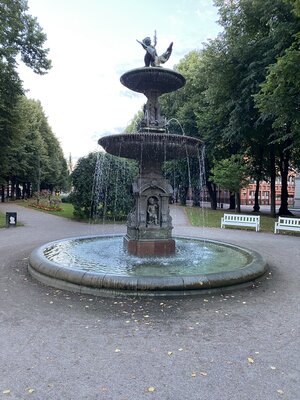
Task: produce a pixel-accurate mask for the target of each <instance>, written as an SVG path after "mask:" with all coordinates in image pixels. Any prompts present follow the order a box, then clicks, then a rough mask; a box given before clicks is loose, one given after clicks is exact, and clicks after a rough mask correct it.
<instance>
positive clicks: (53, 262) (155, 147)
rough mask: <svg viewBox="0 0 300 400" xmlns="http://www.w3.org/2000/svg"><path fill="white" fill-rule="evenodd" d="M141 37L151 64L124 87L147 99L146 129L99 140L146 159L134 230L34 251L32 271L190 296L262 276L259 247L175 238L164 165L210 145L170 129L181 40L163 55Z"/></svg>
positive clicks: (77, 285)
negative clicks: (165, 109)
mask: <svg viewBox="0 0 300 400" xmlns="http://www.w3.org/2000/svg"><path fill="white" fill-rule="evenodd" d="M139 43H140V44H141V45H142V46H143V48H144V49H145V50H146V55H145V66H144V67H142V68H136V69H133V70H131V71H128V72H126V73H124V74H123V75H122V76H121V83H122V84H123V85H124V86H126V87H127V88H129V89H131V90H133V91H135V92H139V93H143V94H144V95H145V96H146V98H147V102H146V104H145V106H144V115H143V118H142V120H141V122H140V124H139V128H138V130H137V132H136V133H133V134H128V133H123V134H117V135H110V136H105V137H102V138H100V139H99V141H98V143H99V144H100V145H101V146H102V147H103V148H104V149H105V151H106V152H108V153H110V154H112V155H115V156H118V157H125V158H130V159H134V160H136V161H138V163H139V175H138V177H137V179H136V180H135V181H134V182H133V184H132V193H133V196H134V203H135V204H134V208H133V209H132V211H131V212H130V213H129V215H128V219H127V233H126V236H125V237H124V238H123V237H121V236H110V237H107V236H105V237H104V236H96V237H89V238H73V239H66V240H62V241H58V242H53V243H48V244H46V245H44V246H42V247H40V248H38V249H36V250H34V251H33V252H32V254H31V256H30V261H29V272H30V273H31V274H32V275H33V276H34V277H35V278H37V279H38V280H40V281H42V282H44V283H46V284H49V285H52V286H55V287H59V288H63V289H70V290H74V291H81V292H83V293H91V294H101V295H109V294H120V293H122V294H128V295H131V294H133V295H136V294H138V295H164V296H165V295H167V294H169V295H171V294H175V295H178V294H184V295H186V294H195V293H199V292H202V293H203V291H204V290H211V289H213V288H219V287H228V286H232V285H236V284H240V283H245V282H249V281H251V280H254V279H255V278H257V277H258V276H260V275H262V274H263V273H264V272H265V271H266V263H265V262H264V260H263V259H262V257H261V256H260V255H259V254H257V253H256V252H253V251H249V250H246V249H242V248H239V247H236V246H232V245H229V244H225V243H217V242H214V241H208V240H200V239H187V238H174V237H172V229H173V226H172V218H171V216H170V209H169V200H170V197H171V196H172V193H173V189H172V187H171V185H170V183H169V182H168V181H167V180H166V179H165V178H164V176H163V174H162V165H163V163H164V162H165V161H169V160H178V159H182V158H185V157H188V158H189V157H199V154H200V153H201V149H202V145H203V144H202V142H201V141H200V140H199V139H197V138H194V137H189V136H187V135H177V134H172V133H170V132H169V129H168V123H167V121H166V119H165V118H164V117H163V116H162V115H161V109H160V103H159V97H160V96H161V95H162V94H164V93H169V92H172V91H175V90H178V89H180V88H181V87H183V86H184V85H185V78H184V77H183V76H182V75H181V74H179V73H178V72H175V71H173V70H170V69H166V68H162V67H161V66H160V64H162V63H164V62H166V61H167V60H168V58H169V57H170V55H171V52H172V46H173V43H171V44H170V46H169V47H168V49H167V51H166V52H165V53H163V54H162V55H161V56H158V55H157V53H156V49H155V44H156V39H155V44H154V46H152V45H151V40H150V38H145V39H144V40H143V41H142V42H139ZM199 164H200V163H199Z"/></svg>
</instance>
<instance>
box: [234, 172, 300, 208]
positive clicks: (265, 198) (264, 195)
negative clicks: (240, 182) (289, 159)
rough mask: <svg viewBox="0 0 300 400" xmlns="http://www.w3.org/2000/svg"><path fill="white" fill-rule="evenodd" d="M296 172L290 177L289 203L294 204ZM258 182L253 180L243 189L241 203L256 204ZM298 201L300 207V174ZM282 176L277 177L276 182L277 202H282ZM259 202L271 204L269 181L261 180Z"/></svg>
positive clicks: (277, 203)
mask: <svg viewBox="0 0 300 400" xmlns="http://www.w3.org/2000/svg"><path fill="white" fill-rule="evenodd" d="M295 178H296V176H295V173H293V172H292V173H291V174H290V175H289V178H288V196H289V197H288V205H289V206H293V205H294V199H295V180H296V179H295ZM255 189H256V183H255V182H254V181H253V182H251V183H250V184H249V185H248V186H247V187H245V188H243V189H241V192H240V196H241V205H254V202H255ZM298 191H299V193H298V202H299V208H300V176H299V177H298ZM280 199H281V177H280V176H279V177H277V178H276V182H275V204H276V205H280V204H281V201H280ZM258 202H259V204H260V205H270V204H271V185H270V182H268V181H261V182H260V185H259V195H258Z"/></svg>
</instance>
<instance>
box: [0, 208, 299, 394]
mask: <svg viewBox="0 0 300 400" xmlns="http://www.w3.org/2000/svg"><path fill="white" fill-rule="evenodd" d="M0 210H1V211H4V212H5V211H17V212H18V218H19V220H20V221H22V222H23V223H24V226H22V227H17V228H9V229H1V230H0V271H1V273H0V304H1V308H0V318H1V325H0V345H1V346H0V399H2V398H3V399H5V398H8V399H18V400H19V399H28V398H32V399H38V400H48V399H49V400H50V399H51V400H83V399H86V400H96V399H97V400H98V399H99V400H126V399H127V400H129V399H130V400H143V399H149V400H154V399H155V400H200V399H205V400H208V399H209V400H220V399H222V400H273V399H275V400H276V399H281V398H282V399H288V400H299V399H300V379H299V376H300V371H299V370H300V366H299V364H300V339H299V333H300V332H299V331H300V329H299V327H300V326H299V325H300V322H299V321H300V318H299V304H300V301H299V300H300V290H299V289H300V284H299V278H300V269H299V267H300V266H299V259H300V257H299V256H300V247H299V244H300V238H299V236H298V237H296V236H287V235H274V234H264V233H261V232H258V233H256V232H252V231H241V230H229V229H227V230H221V229H212V228H192V227H190V226H188V222H187V220H186V218H185V216H184V214H182V210H181V209H180V208H173V211H172V212H173V217H174V222H175V229H174V231H175V233H176V234H183V235H188V236H199V237H208V238H213V239H217V240H224V241H227V242H230V243H235V244H240V245H242V246H244V247H248V248H250V249H255V250H257V251H259V252H260V253H261V254H262V255H263V256H264V257H265V258H266V259H267V261H268V263H269V265H270V273H269V274H268V275H267V277H265V278H263V279H262V280H261V282H258V283H257V284H256V285H255V286H253V287H252V288H248V289H244V290H237V291H232V292H230V293H226V294H215V295H205V296H201V297H197V298H184V299H179V298H178V299H176V298H172V299H145V298H142V299H140V298H136V299H130V298H115V299H107V298H104V299H103V298H96V297H93V296H82V295H79V294H74V293H69V292H64V291H60V290H56V289H53V288H49V287H46V286H43V285H42V284H40V283H39V282H36V281H34V280H33V279H32V278H31V277H30V276H29V275H28V273H27V259H28V256H29V254H30V252H31V250H32V249H33V248H34V247H36V246H38V245H40V244H43V243H45V242H47V241H51V240H54V239H59V238H63V237H71V236H76V235H89V234H95V233H105V232H114V233H118V232H124V231H125V228H124V226H117V227H116V226H89V225H87V224H81V223H76V222H72V221H69V220H64V219H61V218H59V217H55V216H50V215H48V214H43V213H40V212H37V211H32V210H28V209H25V208H21V207H17V206H14V205H12V204H1V205H0Z"/></svg>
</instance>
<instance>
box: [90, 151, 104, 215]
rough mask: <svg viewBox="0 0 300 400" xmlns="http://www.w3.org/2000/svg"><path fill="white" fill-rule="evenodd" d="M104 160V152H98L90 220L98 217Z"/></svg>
mask: <svg viewBox="0 0 300 400" xmlns="http://www.w3.org/2000/svg"><path fill="white" fill-rule="evenodd" d="M105 160H106V153H102V152H98V154H97V160H96V165H95V172H94V179H93V188H92V196H91V197H92V198H91V215H90V218H91V220H93V221H95V220H97V219H98V218H99V202H100V198H101V195H102V190H103V184H104V163H105Z"/></svg>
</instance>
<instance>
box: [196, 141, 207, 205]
mask: <svg viewBox="0 0 300 400" xmlns="http://www.w3.org/2000/svg"><path fill="white" fill-rule="evenodd" d="M198 161H199V201H200V207H203V199H204V188H205V186H206V171H205V146H204V145H203V146H202V147H201V150H200V149H198Z"/></svg>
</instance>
